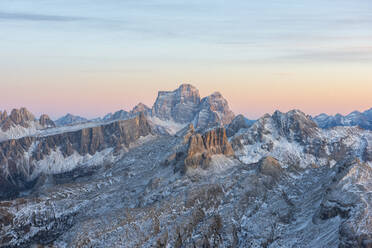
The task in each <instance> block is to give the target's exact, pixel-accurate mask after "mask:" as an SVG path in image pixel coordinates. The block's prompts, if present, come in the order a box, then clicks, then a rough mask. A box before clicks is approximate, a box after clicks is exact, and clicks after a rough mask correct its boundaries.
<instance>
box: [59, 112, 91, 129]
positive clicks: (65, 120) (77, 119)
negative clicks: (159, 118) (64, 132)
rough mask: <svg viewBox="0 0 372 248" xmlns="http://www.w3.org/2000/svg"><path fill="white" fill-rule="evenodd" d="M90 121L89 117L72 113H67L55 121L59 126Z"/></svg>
mask: <svg viewBox="0 0 372 248" xmlns="http://www.w3.org/2000/svg"><path fill="white" fill-rule="evenodd" d="M85 122H88V119H86V118H84V117H81V116H77V115H72V114H67V115H65V116H63V117H61V118H59V119H58V120H56V121H55V124H56V125H57V126H67V125H75V124H80V123H85Z"/></svg>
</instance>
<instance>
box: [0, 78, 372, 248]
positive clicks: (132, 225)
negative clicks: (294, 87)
mask: <svg viewBox="0 0 372 248" xmlns="http://www.w3.org/2000/svg"><path fill="white" fill-rule="evenodd" d="M13 112H14V113H13ZM370 113H371V111H369V112H368V111H366V112H364V113H361V114H355V115H348V116H346V117H343V118H344V121H342V122H337V123H338V124H333V122H331V121H328V119H329V120H331V119H333V118H336V117H332V116H325V115H320V116H317V117H314V118H313V117H311V116H309V115H306V114H305V113H303V112H302V111H300V110H292V111H289V112H287V113H282V112H280V111H275V112H274V113H273V114H272V115H270V114H266V115H264V116H262V117H261V118H259V119H258V120H256V121H250V120H248V119H247V118H245V117H244V116H243V115H237V116H235V114H234V113H233V112H232V111H231V110H230V108H229V105H228V102H227V101H226V99H224V98H223V96H222V95H221V94H220V93H218V92H215V93H212V94H211V95H209V96H206V97H203V98H202V97H200V95H199V91H198V90H197V89H196V88H195V87H194V86H192V85H188V84H185V85H181V86H180V87H179V88H178V89H176V90H174V91H160V92H159V93H158V97H157V99H156V101H155V103H154V105H153V106H152V108H149V107H147V106H146V105H144V104H139V105H137V106H136V107H134V108H133V110H131V111H128V112H127V111H124V110H120V111H118V112H116V113H114V114H107V115H106V116H104V117H102V118H99V119H96V120H94V121H92V120H90V121H89V120H87V119H83V118H76V117H73V116H71V115H67V116H66V118H62V119H59V120H57V121H56V122H53V121H52V120H50V118H48V117H47V116H45V115H43V116H41V117H40V118H39V119H35V117H34V116H33V115H32V114H31V113H29V112H28V111H27V110H26V109H24V108H23V109H21V110H13V111H12V113H11V114H10V116H8V115H7V114H6V113H5V114H4V113H0V125H1V135H2V136H0V138H1V141H0V246H1V247H32V246H35V247H38V246H39V247H371V245H372V225H371V220H372V219H371V218H372V205H371V203H372V198H371V192H372V183H371V182H372V131H371V130H369V128H368V126H364V124H363V126H362V123H366V122H364V121H359V120H362V119H363V118H364V117H365V118H367V119H368V118H370V117H371V115H370ZM353 116H354V117H353ZM341 119H342V118H341ZM346 119H348V120H351V119H353V121H345V120H346ZM357 120H358V121H357ZM363 120H364V119H363Z"/></svg>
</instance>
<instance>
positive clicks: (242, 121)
mask: <svg viewBox="0 0 372 248" xmlns="http://www.w3.org/2000/svg"><path fill="white" fill-rule="evenodd" d="M253 122H254V121H251V120H248V119H247V118H245V117H244V116H243V115H238V116H236V117H235V118H234V119H233V120H232V121H231V123H230V124H229V125H228V126H227V128H226V134H227V137H231V136H234V135H235V134H236V133H237V132H238V131H239V130H240V129H244V128H249V127H250V126H252V124H253Z"/></svg>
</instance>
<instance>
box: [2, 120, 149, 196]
mask: <svg viewBox="0 0 372 248" xmlns="http://www.w3.org/2000/svg"><path fill="white" fill-rule="evenodd" d="M150 133H151V128H150V126H149V124H148V122H147V120H146V118H145V116H144V115H143V114H140V115H139V116H137V117H135V118H134V119H130V120H125V121H117V122H113V123H110V124H107V125H103V126H97V127H92V128H84V129H81V130H78V131H74V132H67V133H60V134H56V135H51V136H46V137H24V138H20V139H17V140H7V141H4V142H1V143H0V198H3V197H7V196H10V195H14V194H15V193H17V192H19V191H20V190H24V189H27V188H29V187H30V185H31V184H32V183H33V181H34V180H35V179H36V178H37V177H38V176H39V175H40V173H52V174H53V172H54V171H57V172H65V171H64V169H61V168H58V166H60V165H59V164H58V165H57V163H59V162H60V163H62V164H63V162H64V161H58V159H57V160H56V159H54V160H53V159H51V161H48V162H47V163H48V167H49V169H48V170H47V171H45V170H43V168H41V164H42V162H41V161H43V160H46V159H48V158H49V157H50V156H53V154H54V156H56V155H58V154H60V159H63V158H68V157H70V156H72V155H73V154H75V155H77V156H86V155H90V156H93V155H95V154H96V153H97V152H100V151H103V150H105V149H107V148H112V150H114V151H116V152H118V151H119V150H120V149H126V148H128V147H129V145H130V144H131V143H133V142H135V141H136V140H138V139H139V138H140V137H141V136H147V135H149V134H150ZM53 161H54V162H53ZM65 163H67V162H66V161H65ZM76 166H78V164H75V165H72V166H71V168H70V169H73V168H74V167H76ZM53 167H55V168H53ZM44 169H45V168H44Z"/></svg>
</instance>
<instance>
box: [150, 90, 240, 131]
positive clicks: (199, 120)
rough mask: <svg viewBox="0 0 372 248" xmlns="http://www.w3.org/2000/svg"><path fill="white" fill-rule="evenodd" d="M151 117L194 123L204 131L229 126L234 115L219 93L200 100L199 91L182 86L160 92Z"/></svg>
mask: <svg viewBox="0 0 372 248" xmlns="http://www.w3.org/2000/svg"><path fill="white" fill-rule="evenodd" d="M152 116H154V117H157V118H159V119H161V120H172V121H174V122H177V123H194V125H195V128H197V129H198V128H199V129H205V128H211V127H216V126H223V125H226V124H229V123H230V122H231V121H232V119H233V118H234V113H233V112H232V111H231V110H230V109H229V106H228V103H227V101H226V99H225V98H223V96H222V95H221V93H219V92H215V93H213V94H212V95H210V96H207V97H204V98H203V99H201V98H200V95H199V90H198V89H197V88H195V87H194V86H192V85H190V84H183V85H181V86H180V87H179V88H178V89H176V90H174V91H160V92H159V94H158V98H157V99H156V102H155V104H154V106H153V108H152Z"/></svg>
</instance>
